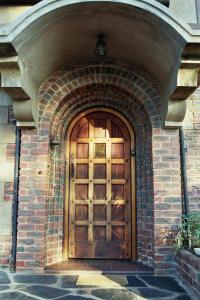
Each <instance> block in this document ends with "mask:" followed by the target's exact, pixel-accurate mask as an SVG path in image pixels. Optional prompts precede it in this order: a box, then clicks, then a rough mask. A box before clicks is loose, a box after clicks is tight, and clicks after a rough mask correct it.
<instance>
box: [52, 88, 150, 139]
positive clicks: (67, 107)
mask: <svg viewBox="0 0 200 300" xmlns="http://www.w3.org/2000/svg"><path fill="white" fill-rule="evenodd" d="M90 90H91V88H90V87H88V91H87V92H86V90H85V93H82V92H80V93H79V94H78V95H77V97H75V96H74V97H66V98H65V99H64V100H63V101H62V102H61V103H60V105H59V107H58V108H57V110H56V111H55V114H54V116H53V118H52V120H51V126H50V128H51V136H53V137H54V138H55V139H57V140H59V139H60V137H61V136H63V133H62V131H63V129H62V128H63V127H65V129H66V126H68V124H69V122H70V120H71V115H75V114H74V112H75V109H76V107H77V106H79V107H80V110H79V111H81V109H82V110H84V107H85V106H87V107H89V106H90V107H92V106H96V107H100V106H102V107H104V106H110V107H113V108H114V107H115V109H116V110H118V111H119V112H121V113H122V114H123V115H125V116H126V117H127V119H129V120H130V119H133V121H132V122H131V123H132V125H133V127H134V129H135V130H136V128H137V127H138V125H139V124H141V128H144V127H145V126H144V125H145V123H148V126H147V128H150V127H151V122H150V120H149V116H148V113H147V112H146V110H145V108H143V106H141V104H140V103H139V102H138V101H137V100H134V99H133V98H131V97H130V96H129V95H126V94H125V93H122V92H121V93H119V90H115V89H114V87H113V88H111V91H112V92H111V93H109V95H108V94H105V91H104V90H103V86H100V87H99V88H98V89H95V90H93V92H91V91H90ZM81 94H82V95H81ZM80 95H81V96H80ZM121 99H123V101H120V100H121ZM86 103H87V104H86ZM133 103H134V105H133ZM119 104H120V105H119ZM141 112H142V115H141ZM69 115H70V119H68V116H69ZM140 118H141V120H140ZM66 120H67V122H66ZM64 124H65V126H64ZM146 130H147V129H146ZM64 131H65V130H64ZM137 131H138V130H137Z"/></svg>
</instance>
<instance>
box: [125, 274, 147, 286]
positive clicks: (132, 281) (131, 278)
mask: <svg viewBox="0 0 200 300" xmlns="http://www.w3.org/2000/svg"><path fill="white" fill-rule="evenodd" d="M127 281H128V286H134V287H145V286H146V284H145V283H144V282H143V281H142V280H140V279H139V278H137V277H135V276H127Z"/></svg>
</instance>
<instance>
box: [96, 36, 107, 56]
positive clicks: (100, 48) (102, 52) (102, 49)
mask: <svg viewBox="0 0 200 300" xmlns="http://www.w3.org/2000/svg"><path fill="white" fill-rule="evenodd" d="M95 54H96V56H100V57H105V56H106V55H107V54H108V48H107V45H106V42H105V36H104V34H99V35H98V40H97V42H96V48H95Z"/></svg>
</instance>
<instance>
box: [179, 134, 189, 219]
mask: <svg viewBox="0 0 200 300" xmlns="http://www.w3.org/2000/svg"><path fill="white" fill-rule="evenodd" d="M179 140H180V156H181V178H182V199H183V202H182V212H183V214H184V215H188V214H189V198H188V184H187V168H186V152H187V146H186V144H185V138H184V132H183V128H179Z"/></svg>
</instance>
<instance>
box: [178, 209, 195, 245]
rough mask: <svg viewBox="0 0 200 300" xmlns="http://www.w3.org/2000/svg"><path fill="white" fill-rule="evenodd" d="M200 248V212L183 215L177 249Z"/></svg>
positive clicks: (179, 227) (179, 226)
mask: <svg viewBox="0 0 200 300" xmlns="http://www.w3.org/2000/svg"><path fill="white" fill-rule="evenodd" d="M195 247H197V248H200V212H193V213H190V214H188V215H183V216H182V223H181V224H179V225H178V233H177V235H176V245H175V248H176V250H178V249H188V250H192V249H193V248H195Z"/></svg>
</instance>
